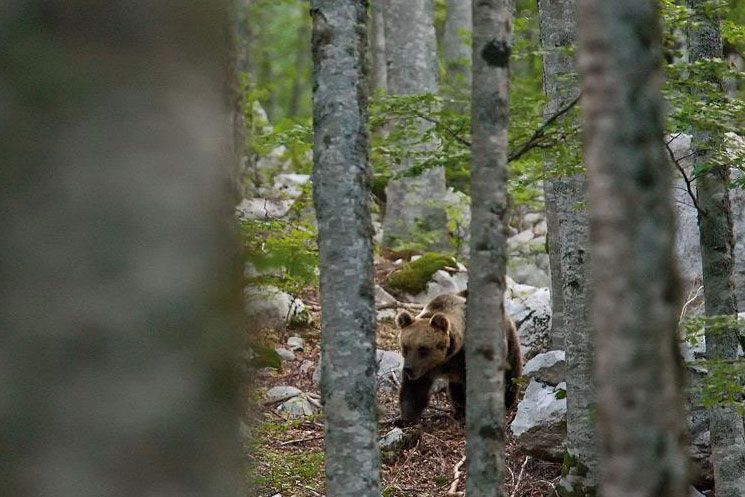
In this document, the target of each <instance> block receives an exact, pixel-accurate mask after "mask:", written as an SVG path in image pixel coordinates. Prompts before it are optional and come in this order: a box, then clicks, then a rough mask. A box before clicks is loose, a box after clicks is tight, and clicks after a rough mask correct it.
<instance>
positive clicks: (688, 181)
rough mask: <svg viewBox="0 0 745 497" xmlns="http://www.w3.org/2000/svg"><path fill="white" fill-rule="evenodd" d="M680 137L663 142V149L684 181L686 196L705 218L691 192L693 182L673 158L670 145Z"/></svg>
mask: <svg viewBox="0 0 745 497" xmlns="http://www.w3.org/2000/svg"><path fill="white" fill-rule="evenodd" d="M679 136H680V133H678V134H677V135H675V136H673V137H672V138H670V140H668V141H666V142H665V149H667V153H668V155H669V156H670V160H671V161H673V164H675V167H676V168H677V169H678V172H679V173H680V175H681V176H683V181H685V184H686V190H687V191H688V196H689V197H691V200H692V201H693V206H694V207H695V208H696V210H697V211H698V212H700V213H701V215H702V216H706V211H705V210H703V209H702V208H701V206H699V204H698V196H697V195H696V194H695V193H694V192H693V180H692V179H691V178H689V177H688V174H686V171H685V168H684V167H683V166H682V165H681V163H680V160H681V159H682V158H681V159H677V158H676V157H675V152H673V149H672V148H671V147H670V144H671V143H672V142H673V141H674V140H675V139H676V138H677V137H679Z"/></svg>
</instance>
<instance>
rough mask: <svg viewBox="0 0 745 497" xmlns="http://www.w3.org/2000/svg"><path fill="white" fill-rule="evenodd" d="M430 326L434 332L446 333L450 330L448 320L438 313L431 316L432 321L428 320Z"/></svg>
mask: <svg viewBox="0 0 745 497" xmlns="http://www.w3.org/2000/svg"><path fill="white" fill-rule="evenodd" d="M429 324H430V326H432V327H433V328H434V329H436V330H440V331H444V332H446V333H447V332H448V330H450V321H448V318H447V317H445V315H444V314H440V313H439V312H438V313H437V314H435V315H434V316H432V319H430V320H429Z"/></svg>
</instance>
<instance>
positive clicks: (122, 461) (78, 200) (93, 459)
mask: <svg viewBox="0 0 745 497" xmlns="http://www.w3.org/2000/svg"><path fill="white" fill-rule="evenodd" d="M127 6H129V4H127ZM123 7H124V4H121V3H110V2H108V3H107V2H103V3H101V2H98V3H95V4H91V2H88V1H81V0H64V1H62V0H56V1H43V2H42V1H30V0H29V1H12V2H6V3H5V4H4V6H3V10H4V12H3V15H2V16H0V32H2V33H3V35H2V36H3V50H2V52H1V53H0V65H2V67H3V71H2V73H1V74H0V87H1V88H2V89H3V90H2V94H3V97H2V99H3V113H2V121H3V122H2V125H0V149H2V151H3V152H2V154H3V168H2V180H3V185H4V186H3V188H2V189H1V191H0V211H2V213H3V215H2V217H0V228H1V231H2V237H0V261H2V262H0V273H1V274H2V276H1V277H0V294H2V296H3V305H2V306H0V329H2V334H1V338H0V343H1V345H0V364H1V365H2V366H0V369H2V374H1V375H0V378H1V379H0V382H1V383H2V386H0V445H2V447H3V456H2V457H3V467H2V469H1V470H0V480H2V482H3V483H2V486H3V494H4V495H14V496H25V497H34V496H39V497H42V496H52V495H54V496H59V497H72V496H75V497H121V496H125V495H200V496H205V497H210V496H212V497H228V496H236V497H237V496H238V495H241V494H242V492H241V491H240V489H239V481H240V480H241V478H240V470H239V457H238V456H239V447H238V429H237V428H238V414H239V410H238V404H237V402H236V397H237V396H236V388H235V387H236V385H235V379H234V371H233V367H234V365H235V363H234V360H233V359H234V358H235V357H234V352H235V351H237V350H239V341H238V336H237V334H238V331H239V330H240V327H241V322H240V320H239V317H238V316H239V309H240V288H239V285H238V283H239V281H238V276H239V275H240V268H239V265H238V264H237V262H238V258H237V253H238V250H237V244H236V243H235V240H234V238H233V232H234V230H233V229H232V224H233V219H234V218H233V209H234V204H233V198H231V195H230V193H231V189H232V187H231V186H230V177H231V174H232V168H233V167H234V164H231V161H232V160H233V155H232V151H231V148H232V139H233V134H232V130H231V128H230V123H231V112H232V111H233V109H232V108H230V106H229V101H230V98H229V96H228V94H227V92H226V85H225V81H226V76H227V74H228V72H227V71H228V68H226V67H225V59H226V54H228V53H230V52H229V47H228V46H227V42H228V40H229V36H228V30H229V27H228V19H229V15H230V14H229V11H228V2H226V1H214V0H210V1H208V0H190V1H188V2H182V3H180V4H179V6H178V9H174V6H173V5H172V4H168V3H166V4H163V3H160V2H138V3H136V4H135V6H134V7H133V8H130V9H125V8H123ZM145 19H146V20H147V22H145V21H144V20H145Z"/></svg>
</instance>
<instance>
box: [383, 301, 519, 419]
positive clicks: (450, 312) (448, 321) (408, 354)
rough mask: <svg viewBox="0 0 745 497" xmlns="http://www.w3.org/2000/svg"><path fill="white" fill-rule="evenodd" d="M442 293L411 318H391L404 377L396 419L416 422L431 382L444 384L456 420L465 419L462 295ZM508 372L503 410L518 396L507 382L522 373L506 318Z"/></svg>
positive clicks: (403, 315) (511, 326)
mask: <svg viewBox="0 0 745 497" xmlns="http://www.w3.org/2000/svg"><path fill="white" fill-rule="evenodd" d="M466 295H467V292H461V293H460V294H457V295H456V294H446V295H440V296H438V297H435V298H434V299H433V300H432V301H430V302H429V304H427V306H426V307H425V308H424V310H423V311H422V312H421V313H419V315H418V316H416V317H414V316H412V315H411V314H409V313H408V312H406V311H402V312H401V313H400V314H399V315H398V316H397V317H396V323H397V324H398V327H399V329H400V345H401V353H402V354H403V356H404V377H403V382H402V384H401V391H400V392H399V403H400V407H401V418H402V419H403V420H404V421H415V420H416V419H418V418H419V416H420V415H421V413H422V411H423V410H424V408H425V407H427V404H428V403H429V397H430V390H431V387H432V384H433V383H434V381H435V379H437V378H440V377H443V378H445V379H447V380H448V395H449V397H450V402H451V403H452V405H453V410H454V413H455V417H456V418H459V419H462V418H463V417H464V415H465V401H466V398H465V395H466V361H465V351H464V350H463V338H464V332H465V303H466V299H465V296H466ZM503 329H504V330H505V337H506V341H507V343H506V351H507V370H506V371H505V385H506V392H505V406H506V407H507V408H508V409H509V408H510V407H512V406H513V405H514V403H515V400H516V397H517V389H518V387H517V385H516V384H515V383H514V382H513V381H512V380H513V379H514V378H517V377H519V376H520V375H521V374H522V355H521V353H520V343H519V340H518V336H517V330H516V328H515V324H514V323H513V321H512V319H510V317H509V316H507V315H505V323H504V325H503Z"/></svg>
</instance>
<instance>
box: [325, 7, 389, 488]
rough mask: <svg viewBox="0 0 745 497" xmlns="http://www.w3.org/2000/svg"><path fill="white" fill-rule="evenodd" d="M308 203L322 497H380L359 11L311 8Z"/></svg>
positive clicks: (363, 15)
mask: <svg viewBox="0 0 745 497" xmlns="http://www.w3.org/2000/svg"><path fill="white" fill-rule="evenodd" d="M311 15H312V17H313V41H312V51H313V65H314V68H313V87H314V92H313V203H314V206H315V210H316V218H317V220H318V248H319V253H320V269H321V286H320V289H321V306H322V313H321V355H322V357H323V361H322V363H321V395H322V399H323V404H324V409H325V413H326V418H325V419H326V425H325V440H326V495H328V496H329V497H341V496H349V495H359V496H369V497H373V496H378V495H379V494H380V490H379V465H380V461H379V455H378V446H377V433H378V426H377V416H376V410H375V406H376V402H375V391H376V390H375V387H376V382H375V371H376V367H377V366H376V362H375V302H374V299H373V295H374V291H373V249H372V222H371V219H370V212H369V207H368V201H369V197H370V188H369V180H370V170H369V167H368V160H367V154H368V152H367V147H368V143H367V132H366V121H367V81H366V79H365V55H366V52H365V50H366V48H367V30H366V20H367V9H366V5H365V2H347V1H343V0H313V2H312V4H311Z"/></svg>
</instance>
